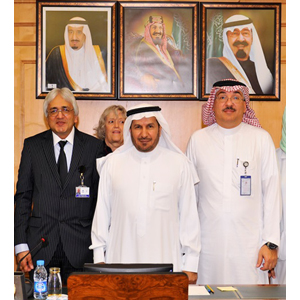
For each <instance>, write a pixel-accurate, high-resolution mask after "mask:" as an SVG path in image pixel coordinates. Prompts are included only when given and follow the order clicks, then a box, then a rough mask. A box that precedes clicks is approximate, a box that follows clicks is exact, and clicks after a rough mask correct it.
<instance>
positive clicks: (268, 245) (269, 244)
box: [265, 242, 278, 250]
mask: <svg viewBox="0 0 300 300" xmlns="http://www.w3.org/2000/svg"><path fill="white" fill-rule="evenodd" d="M265 245H266V246H267V247H268V248H269V249H270V250H276V249H277V248H278V246H277V245H275V244H273V243H271V242H267V243H265Z"/></svg>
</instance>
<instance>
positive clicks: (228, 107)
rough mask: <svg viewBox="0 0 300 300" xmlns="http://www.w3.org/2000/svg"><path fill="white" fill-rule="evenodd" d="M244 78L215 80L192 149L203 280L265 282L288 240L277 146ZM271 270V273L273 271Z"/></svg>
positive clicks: (203, 282)
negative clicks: (281, 228) (284, 237)
mask: <svg viewBox="0 0 300 300" xmlns="http://www.w3.org/2000/svg"><path fill="white" fill-rule="evenodd" d="M249 102H250V101H249V90H248V88H247V87H246V86H245V84H243V83H241V82H238V81H236V80H224V81H219V82H216V83H215V84H214V87H213V89H212V92H211V94H210V97H209V100H208V102H207V103H206V104H205V105H204V107H203V122H204V124H205V125H209V126H208V127H206V128H204V129H201V130H198V131H196V132H195V133H194V134H193V135H192V137H191V139H190V141H189V144H188V148H187V156H188V157H189V158H190V160H191V161H192V162H193V163H194V166H195V168H196V170H197V173H198V176H199V179H200V183H199V184H198V185H197V186H196V194H197V200H198V212H199V218H200V226H201V254H200V258H199V269H198V283H199V284H260V283H261V284H263V283H264V284H265V283H268V282H269V281H268V275H269V276H274V270H273V269H274V267H275V265H276V261H277V248H278V246H279V243H280V233H279V223H280V211H281V203H280V187H279V175H278V168H277V162H276V154H275V147H274V144H273V141H272V138H271V137H270V135H269V134H268V133H267V132H266V131H265V130H263V129H262V128H261V126H260V124H259V122H258V119H257V118H256V117H255V113H254V111H253V110H252V109H251V108H250V105H249ZM269 270H270V273H269V274H268V271H269Z"/></svg>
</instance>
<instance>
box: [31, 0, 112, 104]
mask: <svg viewBox="0 0 300 300" xmlns="http://www.w3.org/2000/svg"><path fill="white" fill-rule="evenodd" d="M36 57H37V64H36V65H37V69H36V96H37V98H45V97H46V95H47V94H48V92H49V91H51V90H52V89H54V88H62V87H67V88H69V89H70V90H71V91H73V93H74V96H75V97H76V98H77V99H90V100H92V99H115V98H116V96H117V94H116V93H117V89H116V2H61V1H59V2H46V1H37V55H36Z"/></svg>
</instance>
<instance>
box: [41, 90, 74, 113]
mask: <svg viewBox="0 0 300 300" xmlns="http://www.w3.org/2000/svg"><path fill="white" fill-rule="evenodd" d="M58 95H60V96H61V97H62V98H64V99H65V100H66V101H68V102H70V103H71V104H72V106H73V108H74V115H75V116H78V114H79V108H78V105H77V102H76V99H75V97H74V95H73V93H72V92H71V91H70V90H69V89H68V88H66V87H64V88H61V89H59V88H56V89H53V90H52V91H51V92H49V93H48V95H47V96H46V98H45V100H44V105H43V109H44V114H45V116H46V118H47V117H48V111H47V109H48V105H49V104H50V102H51V101H52V100H54V98H55V97H56V96H58Z"/></svg>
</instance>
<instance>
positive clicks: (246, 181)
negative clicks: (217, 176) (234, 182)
mask: <svg viewBox="0 0 300 300" xmlns="http://www.w3.org/2000/svg"><path fill="white" fill-rule="evenodd" d="M240 195H241V196H251V176H249V175H244V176H241V185H240Z"/></svg>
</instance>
